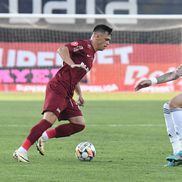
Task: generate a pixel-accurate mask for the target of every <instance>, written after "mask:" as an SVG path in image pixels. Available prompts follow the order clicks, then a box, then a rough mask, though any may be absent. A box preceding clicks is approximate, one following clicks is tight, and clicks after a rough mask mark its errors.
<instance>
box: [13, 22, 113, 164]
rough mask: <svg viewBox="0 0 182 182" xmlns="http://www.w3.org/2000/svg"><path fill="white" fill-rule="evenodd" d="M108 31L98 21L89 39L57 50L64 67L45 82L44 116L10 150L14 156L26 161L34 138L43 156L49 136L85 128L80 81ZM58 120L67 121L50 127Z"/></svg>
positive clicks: (105, 43)
mask: <svg viewBox="0 0 182 182" xmlns="http://www.w3.org/2000/svg"><path fill="white" fill-rule="evenodd" d="M111 33H112V28H110V27H108V26H107V25H103V24H99V25H97V26H95V27H94V29H93V33H92V36H91V38H90V40H78V41H75V42H71V43H68V44H65V46H64V47H62V48H59V49H58V54H59V55H60V56H61V58H62V60H63V62H64V64H63V67H62V68H60V69H59V71H58V72H57V73H56V75H55V76H54V77H53V78H52V79H51V80H50V81H49V83H48V84H47V87H46V94H45V101H44V106H43V112H42V114H43V118H42V119H41V120H40V121H39V122H38V123H37V124H36V125H35V126H34V127H33V128H32V129H31V130H30V133H29V135H28V136H27V138H26V139H25V140H24V142H23V143H22V145H21V146H20V147H19V148H18V149H17V150H16V151H15V152H14V153H13V157H14V158H15V159H17V160H18V161H21V162H29V160H28V155H27V152H28V150H29V148H30V147H31V146H32V145H33V144H34V143H35V142H36V141H37V142H36V146H37V150H38V151H39V152H40V154H41V155H44V143H45V141H47V140H48V139H50V138H58V137H66V136H70V135H72V134H74V133H78V132H80V131H82V130H83V129H84V128H85V120H84V117H83V115H82V112H81V110H80V109H79V106H83V105H84V98H83V96H82V92H81V88H80V84H79V82H80V80H81V79H82V78H83V77H84V76H85V75H86V73H87V72H88V71H89V70H90V69H91V67H92V64H93V60H94V54H95V52H96V51H102V50H104V49H105V48H106V47H107V46H108V45H109V43H110V40H111ZM74 92H76V93H77V95H78V102H75V100H74V99H73V94H74ZM57 119H58V120H68V121H69V122H68V123H66V124H61V125H59V126H57V127H56V128H50V127H51V126H52V125H53V124H54V123H55V122H56V120H57ZM49 128H50V129H49Z"/></svg>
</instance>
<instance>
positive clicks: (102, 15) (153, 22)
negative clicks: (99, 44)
mask: <svg viewBox="0 0 182 182" xmlns="http://www.w3.org/2000/svg"><path fill="white" fill-rule="evenodd" d="M181 6H182V1H181V0H173V1H171V0H64V1H63V0H57V1H56V0H0V92H12V91H13V92H43V91H44V90H45V85H46V83H47V82H48V81H49V79H50V78H52V76H53V75H54V74H55V73H56V71H57V70H58V69H59V68H60V67H61V66H62V60H61V59H60V57H59V56H58V55H57V54H56V50H57V49H58V48H59V47H61V46H63V45H64V44H65V43H66V42H72V41H75V40H77V39H89V38H90V35H91V32H92V29H93V27H94V26H95V25H97V24H99V23H104V24H107V25H109V26H112V27H113V29H114V32H113V35H112V41H111V44H110V46H109V47H108V48H107V49H106V50H104V51H103V52H98V53H97V54H96V58H95V65H94V67H93V69H92V70H91V72H90V73H88V75H87V76H86V77H85V78H84V79H83V80H82V85H81V86H82V90H83V91H85V92H134V86H135V84H136V83H137V82H138V81H140V80H141V79H144V78H150V77H154V76H157V75H160V74H162V73H165V72H167V71H170V70H174V69H175V67H177V66H178V65H180V64H181V60H182V21H181V20H182V15H181V14H182V8H181ZM181 90H182V80H181V79H178V80H177V81H175V82H169V83H166V84H161V85H155V86H152V87H150V88H147V89H144V90H143V92H171V91H181Z"/></svg>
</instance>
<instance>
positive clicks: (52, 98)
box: [42, 82, 82, 120]
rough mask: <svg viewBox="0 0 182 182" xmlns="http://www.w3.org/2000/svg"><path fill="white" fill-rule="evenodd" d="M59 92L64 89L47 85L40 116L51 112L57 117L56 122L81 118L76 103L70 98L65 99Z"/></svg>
mask: <svg viewBox="0 0 182 182" xmlns="http://www.w3.org/2000/svg"><path fill="white" fill-rule="evenodd" d="M61 90H64V88H61V86H59V88H58V87H57V86H56V88H55V87H54V86H52V85H51V83H50V82H49V83H48V85H47V88H46V95H45V101H44V106H43V112H42V114H44V113H45V112H47V111H51V112H53V113H54V114H55V115H56V116H57V118H58V120H68V119H69V118H71V117H75V116H82V112H81V110H80V109H79V106H78V105H77V103H76V102H75V101H74V100H73V99H72V98H69V97H66V96H65V95H64V94H63V93H62V92H61Z"/></svg>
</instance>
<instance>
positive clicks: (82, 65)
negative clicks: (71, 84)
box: [70, 62, 89, 72]
mask: <svg viewBox="0 0 182 182" xmlns="http://www.w3.org/2000/svg"><path fill="white" fill-rule="evenodd" d="M70 66H71V68H82V69H84V70H85V71H86V72H88V71H89V69H88V67H87V66H86V65H85V64H84V63H83V62H81V64H72V65H70Z"/></svg>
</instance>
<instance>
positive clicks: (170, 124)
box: [163, 103, 180, 167]
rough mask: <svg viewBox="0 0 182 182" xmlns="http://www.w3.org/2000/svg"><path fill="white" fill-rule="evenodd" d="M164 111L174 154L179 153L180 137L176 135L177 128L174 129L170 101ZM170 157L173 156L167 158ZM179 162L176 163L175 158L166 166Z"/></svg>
mask: <svg viewBox="0 0 182 182" xmlns="http://www.w3.org/2000/svg"><path fill="white" fill-rule="evenodd" d="M163 113H164V119H165V123H166V128H167V133H168V136H169V140H170V142H171V144H172V149H173V154H177V153H178V152H179V149H180V147H179V141H178V137H177V135H176V132H175V129H174V123H173V120H172V117H171V113H170V108H169V104H168V103H165V104H164V105H163ZM170 158H171V156H169V157H167V158H166V160H169V159H170ZM177 164H178V163H176V162H175V161H174V160H170V161H168V163H167V164H166V165H165V166H167V167H174V166H176V165H177Z"/></svg>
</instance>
